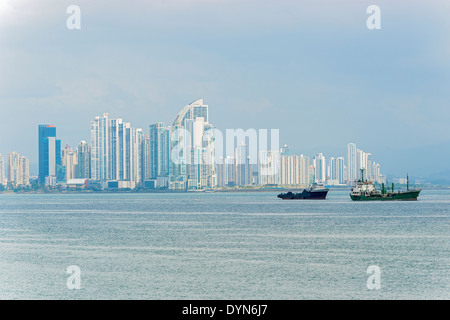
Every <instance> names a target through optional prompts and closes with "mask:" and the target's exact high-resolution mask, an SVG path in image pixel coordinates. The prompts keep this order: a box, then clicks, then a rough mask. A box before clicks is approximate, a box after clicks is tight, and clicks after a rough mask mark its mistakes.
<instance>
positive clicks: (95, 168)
mask: <svg viewBox="0 0 450 320" xmlns="http://www.w3.org/2000/svg"><path fill="white" fill-rule="evenodd" d="M109 127H110V125H109V121H108V114H107V113H104V114H103V116H97V117H95V119H94V120H93V121H91V178H92V180H96V181H107V180H109V179H110V177H111V176H110V173H109V166H110V165H109V152H110V150H109V139H110V137H109Z"/></svg>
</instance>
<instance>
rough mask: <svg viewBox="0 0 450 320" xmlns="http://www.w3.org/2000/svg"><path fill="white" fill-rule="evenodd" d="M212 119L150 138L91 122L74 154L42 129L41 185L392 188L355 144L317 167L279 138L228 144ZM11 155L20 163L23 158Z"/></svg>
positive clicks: (202, 109) (237, 139) (114, 122)
mask: <svg viewBox="0 0 450 320" xmlns="http://www.w3.org/2000/svg"><path fill="white" fill-rule="evenodd" d="M208 119H209V106H208V105H206V104H205V103H204V100H203V99H199V100H196V101H194V102H192V103H190V104H187V105H186V106H185V107H183V108H182V109H181V111H180V112H178V114H177V115H176V117H175V120H174V121H173V123H172V125H168V126H166V125H165V124H164V123H163V122H156V123H153V124H149V125H148V131H145V130H143V129H141V128H135V127H133V126H132V124H131V123H130V122H126V121H124V120H123V119H122V118H112V117H110V116H109V114H108V113H104V114H103V115H101V116H95V118H94V120H91V121H90V140H89V141H90V144H89V143H87V142H86V141H84V140H80V142H79V143H78V144H77V146H74V147H73V148H72V147H71V146H70V145H69V144H66V146H65V147H62V145H64V141H63V139H61V137H59V135H58V134H57V127H56V126H55V125H49V124H40V125H38V150H39V152H38V153H39V176H38V183H39V184H40V185H45V186H49V187H56V186H57V185H58V184H63V185H65V184H69V182H71V181H72V180H89V181H92V182H97V183H100V188H106V189H108V188H111V187H112V186H114V188H129V189H134V188H136V187H140V188H144V187H145V188H147V187H149V185H150V184H151V185H152V187H151V188H166V189H169V190H193V189H205V188H216V187H230V186H231V187H233V186H263V185H285V186H289V185H310V184H314V183H319V184H328V185H341V186H343V185H351V184H352V183H353V182H354V180H356V179H357V178H359V177H360V175H359V173H358V175H357V176H356V172H359V171H360V169H364V179H367V180H370V181H374V182H377V183H385V182H386V177H385V176H384V175H382V173H381V171H380V165H379V164H378V163H376V162H374V161H373V159H372V154H371V153H366V152H364V151H363V150H361V149H359V148H357V147H356V144H354V143H349V144H348V145H347V159H345V158H344V157H342V156H340V155H333V156H331V157H330V158H327V157H325V156H324V154H323V153H316V154H315V155H314V156H313V157H311V161H310V157H309V156H308V155H306V154H303V153H301V154H298V155H296V154H293V153H291V151H290V149H289V147H288V146H287V145H284V146H282V147H281V148H279V146H280V142H279V141H275V140H274V138H276V139H279V135H278V133H277V134H275V135H274V136H271V138H270V140H271V142H270V145H271V146H270V148H268V147H267V146H268V141H264V139H267V138H268V137H267V133H266V132H265V131H264V130H263V131H261V129H260V130H259V132H260V137H259V138H258V137H257V135H258V134H257V131H256V130H253V131H252V130H247V131H245V132H244V131H243V130H227V134H226V137H225V140H227V141H223V138H224V135H223V134H222V132H220V130H217V129H216V128H215V127H214V126H213V124H211V123H209V121H208ZM229 139H231V140H230V141H231V144H230V143H229V141H228V140H229ZM230 147H231V149H230ZM274 148H275V149H274ZM221 149H222V150H221ZM12 155H13V158H15V159H16V162H17V163H18V162H19V157H20V156H19V155H18V154H16V153H14V152H13V153H12ZM10 157H11V156H10V155H9V156H8V179H7V180H8V181H11V182H13V184H15V185H17V184H18V183H17V182H16V181H17V178H10V174H9V171H11V169H10V168H12V167H14V165H11V161H10V160H9V158H10ZM0 160H2V159H1V158H0ZM26 161H27V164H26V166H25V167H26V170H27V173H26V175H27V177H28V176H29V175H30V173H29V163H28V159H27V160H26ZM1 165H3V167H4V161H0V170H1V169H2V166H1ZM18 168H19V167H18V165H17V166H16V169H15V170H16V171H17V170H19V169H18ZM0 173H1V172H0ZM24 181H25V180H24ZM26 181H29V178H27V179H26ZM78 182H79V181H78ZM112 182H114V183H113V184H111V183H112ZM83 183H84V182H83ZM21 184H23V185H28V184H29V182H28V183H19V185H21Z"/></svg>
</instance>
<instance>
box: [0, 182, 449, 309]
mask: <svg viewBox="0 0 450 320" xmlns="http://www.w3.org/2000/svg"><path fill="white" fill-rule="evenodd" d="M276 195H277V192H267V193H259V192H258V193H256V192H255V193H195V194H191V193H188V194H168V193H164V194H98V193H97V194H46V195H32V194H30V195H13V194H2V195H0V298H1V299H265V300H270V299H449V298H450V241H449V240H450V191H448V190H447V191H445V190H433V191H429V190H424V191H422V193H421V195H420V197H419V200H418V201H417V202H371V203H359V202H352V201H351V200H350V198H349V196H348V191H333V192H330V193H329V195H328V198H327V200H325V201H283V200H280V199H277V197H276ZM72 265H76V266H78V267H79V268H80V271H81V289H79V290H77V289H75V290H70V289H69V288H68V287H67V284H66V283H67V279H68V277H69V276H70V275H69V274H67V273H66V270H67V267H68V266H72ZM371 265H376V266H378V267H379V268H380V270H381V289H379V290H369V289H368V287H367V284H366V283H367V279H368V277H369V276H370V274H367V273H366V270H367V267H368V266H371Z"/></svg>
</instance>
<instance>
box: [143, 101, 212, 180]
mask: <svg viewBox="0 0 450 320" xmlns="http://www.w3.org/2000/svg"><path fill="white" fill-rule="evenodd" d="M208 119H209V114H208V106H207V105H205V104H204V102H203V99H200V100H197V101H194V102H193V103H191V104H189V105H186V106H185V107H184V108H183V109H182V110H181V111H180V112H179V113H178V115H177V116H176V118H175V120H174V122H173V124H172V127H170V128H169V132H170V135H169V139H168V142H170V143H169V144H168V154H170V156H171V158H170V162H169V165H170V168H169V172H170V174H169V189H186V188H187V189H203V188H206V187H213V186H215V185H217V175H216V172H215V171H216V168H215V142H214V141H215V140H214V127H213V126H212V125H211V124H210V123H209V122H208ZM150 135H151V132H150ZM174 155H175V156H176V158H177V159H176V161H174V160H175V159H172V156H174Z"/></svg>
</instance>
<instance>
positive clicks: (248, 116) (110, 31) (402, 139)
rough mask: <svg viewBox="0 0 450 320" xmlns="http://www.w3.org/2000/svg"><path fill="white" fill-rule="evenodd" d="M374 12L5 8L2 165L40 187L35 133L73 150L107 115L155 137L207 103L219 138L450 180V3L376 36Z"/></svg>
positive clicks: (352, 7)
mask: <svg viewBox="0 0 450 320" xmlns="http://www.w3.org/2000/svg"><path fill="white" fill-rule="evenodd" d="M71 4H76V5H78V6H79V7H80V8H81V29H80V30H69V29H67V27H66V19H67V17H68V14H67V13H66V8H67V7H68V6H69V5H71ZM370 4H372V3H371V2H368V1H347V2H343V3H342V2H341V3H337V2H335V1H314V2H312V1H295V2H293V1H254V0H249V1H181V0H173V1H145V2H144V1H129V2H127V3H126V4H125V3H123V2H122V3H121V2H119V1H96V2H95V3H92V2H89V1H76V3H72V2H70V1H57V2H56V1H48V0H44V1H39V3H36V2H33V1H20V0H18V1H8V0H6V1H5V0H3V1H0V43H1V46H2V49H1V50H0V70H1V76H0V112H1V117H0V153H1V154H3V155H7V154H8V153H9V152H11V151H17V152H18V153H20V154H23V155H25V156H27V157H28V158H29V159H30V167H31V170H32V172H33V173H35V174H36V173H37V163H38V159H37V156H38V152H37V141H38V137H37V125H38V124H42V123H49V124H54V125H55V126H56V127H57V128H58V137H59V138H60V139H61V140H62V144H63V145H66V144H69V145H70V146H72V147H73V148H75V147H76V146H77V144H78V143H79V142H80V140H89V122H90V121H91V120H92V119H93V118H94V117H95V116H97V115H99V114H102V113H104V112H108V113H109V114H111V115H112V116H113V117H117V118H123V119H124V120H125V121H129V122H131V123H132V125H133V126H135V127H138V128H143V129H144V130H147V129H148V126H149V124H151V123H155V122H158V121H163V122H165V123H171V122H172V121H173V117H174V115H176V114H177V112H178V111H179V110H180V109H181V108H182V107H183V106H184V105H186V104H187V103H190V102H192V101H194V100H196V99H199V98H203V99H205V101H207V103H208V105H209V108H210V121H211V122H212V123H214V125H215V126H216V127H217V128H219V129H221V130H225V129H227V128H243V129H244V130H245V129H248V128H255V129H259V128H266V129H271V128H278V129H280V143H281V144H287V145H288V146H289V148H290V149H291V150H292V152H294V153H297V154H300V153H303V154H309V155H313V154H315V153H317V152H323V153H324V154H325V155H326V156H339V155H342V156H344V155H345V153H346V146H347V143H349V142H355V143H356V144H357V145H359V146H361V147H362V148H363V149H364V150H370V151H371V152H372V153H373V154H374V157H375V158H376V160H377V161H378V162H380V163H381V164H382V166H383V169H384V171H385V173H386V174H388V175H389V174H392V175H404V174H406V173H407V172H406V171H408V172H409V174H410V175H415V176H425V177H427V176H432V175H434V174H439V173H441V172H443V173H445V172H447V174H448V171H449V168H448V164H446V163H445V162H443V163H436V161H435V158H434V156H435V155H436V153H438V154H439V155H440V156H442V157H444V158H445V157H446V156H448V153H449V151H448V150H450V148H449V146H450V143H449V141H450V132H449V131H448V129H447V124H448V119H450V109H449V106H448V103H449V102H448V101H449V95H450V93H449V92H448V90H447V89H448V86H449V75H450V72H449V71H450V65H449V62H448V54H449V53H450V46H449V44H448V33H449V31H450V23H449V21H448V18H447V14H446V12H448V11H447V10H445V9H450V8H449V3H448V2H445V1H438V2H434V3H433V4H430V3H423V2H419V1H413V2H408V4H401V3H390V2H379V3H377V4H378V5H380V7H381V17H382V28H381V29H380V30H369V29H367V27H366V19H367V17H368V14H367V13H366V8H367V6H368V5H370ZM405 35H407V36H405Z"/></svg>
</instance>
